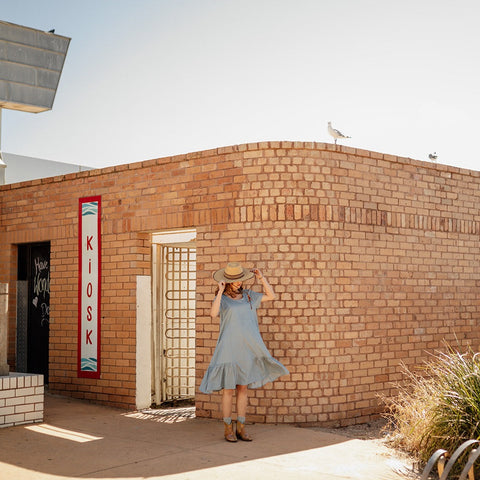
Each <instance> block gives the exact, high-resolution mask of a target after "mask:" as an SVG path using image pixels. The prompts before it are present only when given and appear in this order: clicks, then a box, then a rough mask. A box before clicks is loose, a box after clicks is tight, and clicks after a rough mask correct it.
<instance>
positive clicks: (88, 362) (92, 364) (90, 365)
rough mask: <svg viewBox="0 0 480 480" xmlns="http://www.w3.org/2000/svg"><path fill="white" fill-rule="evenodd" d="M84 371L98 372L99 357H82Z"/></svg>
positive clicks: (81, 367) (81, 366)
mask: <svg viewBox="0 0 480 480" xmlns="http://www.w3.org/2000/svg"><path fill="white" fill-rule="evenodd" d="M80 369H81V370H82V372H96V371H97V359H96V358H82V362H81V365H80Z"/></svg>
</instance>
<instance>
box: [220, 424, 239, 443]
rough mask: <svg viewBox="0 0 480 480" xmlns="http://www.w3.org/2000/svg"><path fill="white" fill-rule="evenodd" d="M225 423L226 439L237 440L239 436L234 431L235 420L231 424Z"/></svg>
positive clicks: (228, 440) (229, 440)
mask: <svg viewBox="0 0 480 480" xmlns="http://www.w3.org/2000/svg"><path fill="white" fill-rule="evenodd" d="M223 425H224V426H225V440H226V441H227V442H236V441H237V437H236V436H235V433H234V431H233V422H232V423H231V424H230V425H229V424H228V423H225V422H223Z"/></svg>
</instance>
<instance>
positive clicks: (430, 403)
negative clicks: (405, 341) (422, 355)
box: [386, 347, 480, 462]
mask: <svg viewBox="0 0 480 480" xmlns="http://www.w3.org/2000/svg"><path fill="white" fill-rule="evenodd" d="M422 370H423V371H422V372H421V374H420V373H414V372H412V371H410V370H408V369H407V368H406V367H405V366H403V371H404V374H405V377H406V381H405V383H404V384H403V385H397V387H398V388H399V394H398V396H397V397H395V398H393V399H388V400H386V403H387V406H388V407H389V409H388V414H387V417H388V418H389V420H390V421H391V424H392V425H393V432H394V433H393V435H392V436H391V441H392V443H393V445H394V446H395V447H397V448H402V449H404V450H406V451H407V452H409V453H410V454H413V455H414V456H416V457H417V458H419V459H420V460H422V461H424V462H426V461H428V459H429V458H430V456H431V455H432V453H434V452H435V451H436V450H437V449H439V448H443V449H445V450H447V451H448V452H449V453H450V454H452V453H453V452H454V451H455V449H456V448H457V447H458V446H460V445H461V444H462V443H463V442H464V441H466V440H470V439H479V438H480V354H478V353H476V354H473V352H472V351H469V352H467V353H464V354H460V353H459V352H457V351H454V350H453V349H452V348H451V347H448V349H447V352H446V353H438V354H436V355H434V356H432V360H431V361H429V362H427V363H426V364H425V366H424V367H423V368H422Z"/></svg>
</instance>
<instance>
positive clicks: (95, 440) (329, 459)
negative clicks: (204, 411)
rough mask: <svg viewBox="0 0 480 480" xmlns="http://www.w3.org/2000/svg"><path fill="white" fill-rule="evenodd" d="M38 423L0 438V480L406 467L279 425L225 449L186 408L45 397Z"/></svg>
mask: <svg viewBox="0 0 480 480" xmlns="http://www.w3.org/2000/svg"><path fill="white" fill-rule="evenodd" d="M45 412H46V414H45V423H43V424H34V425H27V426H18V427H11V428H4V429H0V445H1V447H0V480H33V479H35V480H39V479H40V480H63V479H77V478H91V479H101V480H110V479H115V480H125V479H128V480H140V479H148V480H153V479H162V480H180V479H181V480H199V479H202V480H207V479H208V480H215V479H222V480H223V479H228V480H236V479H242V480H246V479H248V480H255V479H262V480H268V479H275V480H284V479H286V480H289V479H295V480H303V479H308V480H327V479H328V480H352V479H354V480H398V479H402V478H407V477H406V476H405V475H401V474H399V473H397V472H398V471H402V470H403V471H405V470H408V469H410V468H411V463H409V462H407V461H405V462H402V461H401V460H400V459H399V458H397V456H396V455H395V452H394V451H392V450H390V449H388V448H387V447H386V446H385V445H384V444H383V443H382V442H381V441H380V440H360V439H352V438H348V437H345V436H341V435H337V434H335V433H331V432H327V431H323V430H319V429H305V428H297V427H293V426H287V425H260V424H257V425H250V426H249V432H250V433H251V434H252V436H254V441H253V442H251V443H247V442H238V443H235V444H229V443H227V442H225V441H224V440H223V427H222V424H221V423H220V422H219V421H216V420H208V419H196V418H192V409H189V408H178V409H170V410H162V411H158V410H157V411H143V412H130V413H125V412H122V411H119V410H115V409H111V408H107V407H102V406H98V405H92V404H89V403H85V402H81V401H78V400H72V399H67V398H63V397H54V396H49V395H47V396H46V399H45Z"/></svg>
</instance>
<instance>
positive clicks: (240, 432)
mask: <svg viewBox="0 0 480 480" xmlns="http://www.w3.org/2000/svg"><path fill="white" fill-rule="evenodd" d="M237 437H238V438H239V439H240V440H243V441H244V442H251V441H252V440H253V438H252V437H251V436H250V435H249V434H248V433H247V432H246V431H245V424H244V423H242V422H239V421H238V420H237Z"/></svg>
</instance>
